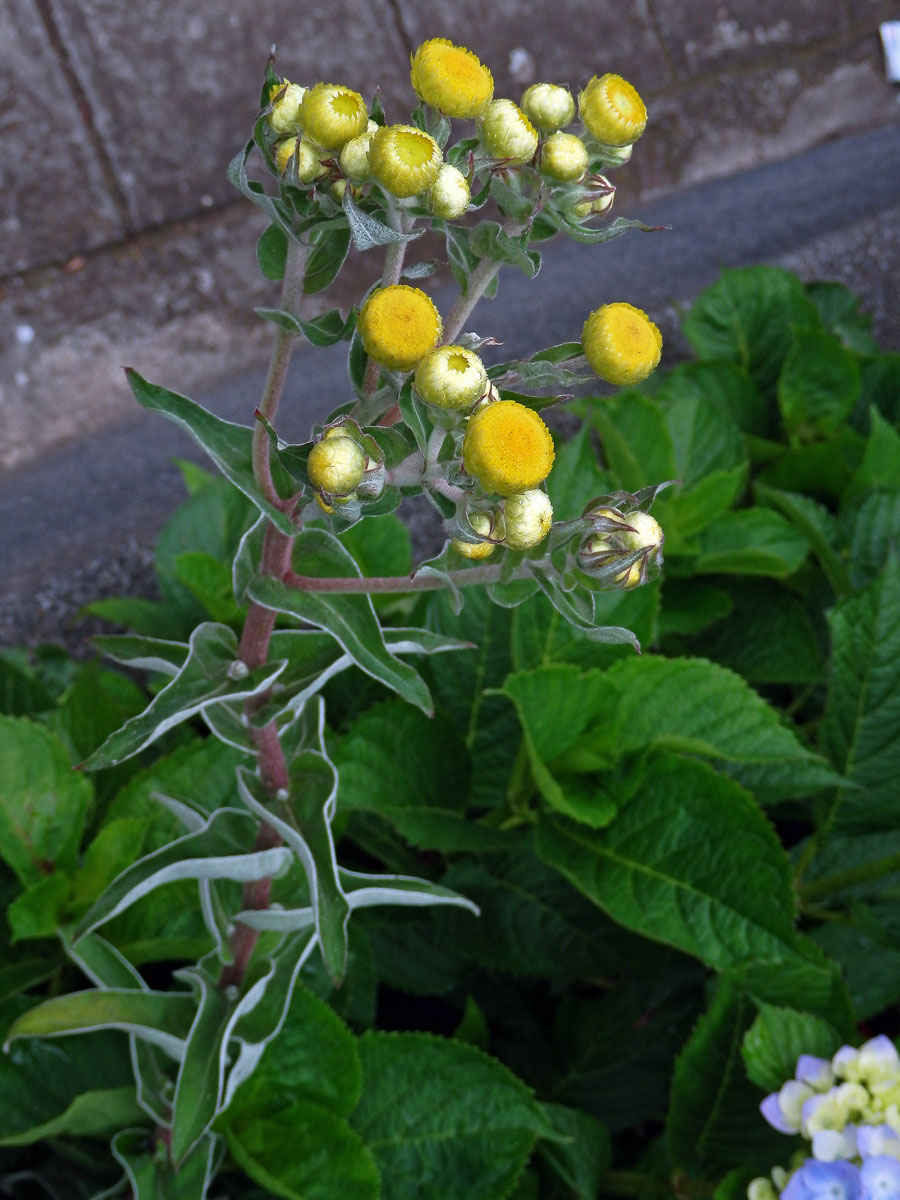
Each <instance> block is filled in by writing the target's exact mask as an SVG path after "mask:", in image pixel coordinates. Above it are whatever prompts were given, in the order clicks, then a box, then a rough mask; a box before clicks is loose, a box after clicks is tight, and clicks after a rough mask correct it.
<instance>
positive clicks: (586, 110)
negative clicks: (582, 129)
mask: <svg viewBox="0 0 900 1200" xmlns="http://www.w3.org/2000/svg"><path fill="white" fill-rule="evenodd" d="M578 110H579V112H580V113H581V119H582V121H584V123H585V125H586V127H587V128H588V130H589V131H590V133H591V134H592V136H593V137H595V138H596V139H597V141H598V142H601V143H602V144H603V145H604V146H630V145H631V144H632V142H636V141H637V140H638V138H639V137H640V136H641V134H642V133H643V132H644V128H645V127H646V124H647V109H646V107H645V106H644V102H643V100H642V99H641V98H640V96H639V95H638V94H637V92H636V91H635V89H634V88H633V87H632V85H631V84H630V83H628V82H627V80H625V79H623V78H622V76H621V75H601V76H600V77H599V78H598V77H597V76H596V75H595V76H594V77H593V79H591V81H590V82H589V83H588V85H587V87H586V88H585V89H584V91H583V92H582V93H581V95H580V96H579V98H578Z"/></svg>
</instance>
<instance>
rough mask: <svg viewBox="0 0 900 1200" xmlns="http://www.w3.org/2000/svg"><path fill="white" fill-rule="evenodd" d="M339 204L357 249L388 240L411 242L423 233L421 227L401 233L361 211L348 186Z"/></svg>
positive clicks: (367, 247) (369, 247) (383, 243)
mask: <svg viewBox="0 0 900 1200" xmlns="http://www.w3.org/2000/svg"><path fill="white" fill-rule="evenodd" d="M341 204H342V205H343V209H344V212H345V213H346V215H347V221H348V223H349V225H350V236H351V237H352V238H353V245H354V246H355V248H356V249H357V250H371V248H372V247H373V246H386V245H387V244H388V243H389V242H412V241H415V239H416V238H418V237H421V236H422V234H423V233H424V230H422V229H418V230H415V231H414V232H412V233H401V232H400V231H399V230H397V229H392V228H391V227H390V225H385V223H384V222H383V221H379V220H378V219H377V218H376V217H372V216H370V215H369V214H368V213H367V212H363V210H362V209H361V208H360V207H359V205H357V204H354V202H353V197H352V196H351V195H350V188H349V187H348V188H347V189H346V191H345V192H344V196H343V199H342V201H341Z"/></svg>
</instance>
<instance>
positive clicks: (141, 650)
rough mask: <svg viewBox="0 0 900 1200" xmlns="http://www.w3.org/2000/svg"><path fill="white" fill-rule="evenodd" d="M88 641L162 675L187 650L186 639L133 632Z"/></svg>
mask: <svg viewBox="0 0 900 1200" xmlns="http://www.w3.org/2000/svg"><path fill="white" fill-rule="evenodd" d="M262 519H263V518H262V517H260V520H262ZM91 642H92V643H93V645H94V646H95V647H96V648H97V649H98V650H99V651H100V653H101V654H103V655H105V657H106V658H111V659H112V660H113V662H117V663H122V665H123V666H126V667H135V668H139V669H140V670H142V671H159V672H160V674H162V675H177V674H178V672H179V671H180V670H181V668H182V667H183V666H184V662H185V659H186V658H187V656H188V654H189V653H190V646H189V645H188V643H187V642H173V641H169V640H168V639H166V638H152V637H141V636H139V635H138V634H133V633H118V634H117V633H110V634H96V635H95V636H94V637H92V638H91Z"/></svg>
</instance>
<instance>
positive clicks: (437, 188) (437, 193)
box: [430, 163, 469, 221]
mask: <svg viewBox="0 0 900 1200" xmlns="http://www.w3.org/2000/svg"><path fill="white" fill-rule="evenodd" d="M430 199H431V211H432V212H433V213H434V215H435V216H436V217H441V218H442V219H443V220H445V221H455V220H456V218H457V217H461V216H462V215H463V213H464V212H465V211H466V209H467V208H468V207H469V183H468V180H467V179H466V177H465V175H463V173H462V171H460V170H458V169H457V168H456V167H454V166H452V165H451V164H450V163H444V165H443V166H442V167H441V169H440V170H439V171H438V173H437V179H435V181H434V183H433V184H432V185H431V192H430Z"/></svg>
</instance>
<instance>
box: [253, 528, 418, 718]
mask: <svg viewBox="0 0 900 1200" xmlns="http://www.w3.org/2000/svg"><path fill="white" fill-rule="evenodd" d="M295 556H296V557H295V561H299V562H300V564H301V565H304V566H306V568H307V570H310V569H311V568H312V567H315V568H316V569H317V570H319V571H324V570H327V571H328V573H329V574H333V575H337V576H341V577H345V578H358V577H359V570H358V568H357V566H356V563H355V562H354V561H353V559H352V558H351V556H350V555H349V554H348V553H347V551H346V550H345V549H344V547H343V546H341V544H340V542H339V541H338V540H337V538H336V537H334V536H333V535H332V534H330V533H327V532H326V531H325V530H321V529H307V530H305V531H304V533H303V534H301V535H300V537H299V538H298V539H297V546H296V547H295ZM304 560H305V561H304ZM248 594H249V596H250V598H251V599H253V600H255V601H256V603H257V604H261V605H262V606H263V607H264V608H270V609H273V610H274V611H275V612H283V613H289V614H291V615H293V616H295V617H299V618H300V620H301V621H306V622H307V623H308V624H310V625H315V626H317V627H318V628H319V629H324V630H326V631H327V632H328V633H330V634H331V636H332V637H333V638H334V639H335V641H337V642H338V643H339V644H340V645H341V647H342V648H343V649H344V650H345V651H346V652H347V653H348V654H349V655H350V656H351V658H352V659H353V661H354V662H355V663H356V665H357V666H358V667H360V668H361V669H362V670H363V671H365V672H366V674H367V675H371V676H373V677H374V678H375V679H378V680H379V681H380V682H381V683H383V684H384V685H385V686H386V687H389V688H390V689H391V690H392V691H395V692H397V693H398V695H400V696H402V697H403V699H404V700H408V701H409V702H410V703H411V704H415V705H416V706H417V707H418V708H421V709H422V710H423V711H424V712H426V713H429V714H430V713H431V711H432V705H431V697H430V695H429V692H428V688H427V687H426V686H425V683H424V681H423V679H422V677H421V676H420V675H419V674H418V672H417V671H415V670H414V669H413V668H412V667H410V666H409V665H408V664H406V663H404V662H401V661H400V660H399V659H397V658H395V657H394V655H393V654H392V653H391V652H390V651H389V650H388V648H387V647H386V645H385V642H384V636H383V634H382V632H381V627H380V625H379V623H378V619H377V617H376V616H375V610H374V609H373V607H372V602H371V600H370V599H369V597H368V596H357V595H329V594H327V593H323V592H313V591H301V590H299V589H297V588H292V587H288V586H287V585H286V584H284V583H280V582H279V581H278V580H276V579H272V578H268V577H267V578H262V579H257V580H254V581H253V582H252V583H251V584H250V587H249V589H248Z"/></svg>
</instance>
